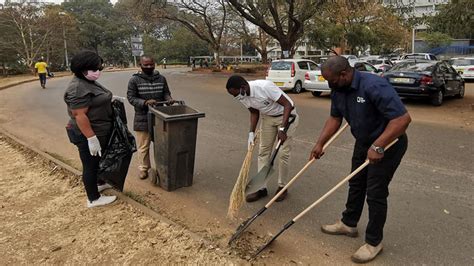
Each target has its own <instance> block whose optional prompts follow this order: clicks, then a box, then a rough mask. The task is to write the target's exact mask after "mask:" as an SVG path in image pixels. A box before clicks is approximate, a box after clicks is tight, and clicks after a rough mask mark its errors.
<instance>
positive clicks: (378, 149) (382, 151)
mask: <svg viewBox="0 0 474 266" xmlns="http://www.w3.org/2000/svg"><path fill="white" fill-rule="evenodd" d="M370 148H371V149H372V150H374V151H376V152H377V153H378V154H383V153H384V152H385V150H384V148H383V147H378V146H375V145H374V144H372V145H370Z"/></svg>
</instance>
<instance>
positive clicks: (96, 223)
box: [0, 135, 242, 265]
mask: <svg viewBox="0 0 474 266" xmlns="http://www.w3.org/2000/svg"><path fill="white" fill-rule="evenodd" d="M0 151H1V153H0V164H1V165H2V167H0V220H1V221H2V222H1V223H0V253H1V254H2V258H1V259H0V264H7V265H9V264H19V263H22V264H32V263H38V262H39V263H47V264H64V263H69V264H70V263H74V264H76V263H81V264H86V263H87V264H92V263H93V264H99V263H100V264H103V263H106V264H137V263H138V264H149V263H150V264H151V263H160V264H169V263H173V264H174V263H186V264H208V263H212V264H226V265H227V264H236V263H242V261H241V260H239V259H238V258H236V257H234V256H232V255H228V254H227V253H224V251H222V250H219V249H215V248H213V247H209V246H208V245H206V244H205V242H203V241H201V240H197V239H196V238H193V237H192V236H191V234H190V232H189V231H187V230H185V229H183V228H180V227H179V226H177V225H170V224H166V223H163V222H160V221H157V220H155V219H153V218H151V217H150V216H147V215H145V214H143V213H142V212H141V211H139V210H138V209H135V208H133V207H132V206H130V205H128V204H127V203H125V202H121V201H120V200H119V201H118V202H116V203H114V204H113V205H112V206H109V207H102V208H93V209H87V208H86V207H85V205H86V200H85V195H84V192H83V190H82V185H80V184H81V183H80V182H79V180H78V179H77V178H73V176H71V175H69V174H68V173H67V172H63V171H62V170H59V169H58V168H55V167H54V165H53V164H51V163H49V162H47V161H45V160H43V159H42V158H40V157H38V156H36V155H35V154H33V153H30V152H27V151H25V150H22V149H20V148H19V147H16V146H15V145H13V144H11V143H10V142H8V141H7V139H5V138H4V137H2V136H1V135H0Z"/></svg>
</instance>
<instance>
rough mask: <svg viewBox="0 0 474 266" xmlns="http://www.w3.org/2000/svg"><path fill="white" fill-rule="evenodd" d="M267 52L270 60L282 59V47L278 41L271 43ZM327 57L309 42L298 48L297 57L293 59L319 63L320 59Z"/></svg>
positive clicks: (301, 44)
mask: <svg viewBox="0 0 474 266" xmlns="http://www.w3.org/2000/svg"><path fill="white" fill-rule="evenodd" d="M267 50H268V51H270V52H269V53H268V58H269V59H271V60H275V59H279V58H280V57H281V47H280V44H279V43H278V41H277V40H273V41H271V42H270V43H269V44H268V47H267ZM325 55H327V53H325V52H324V51H323V50H321V49H318V48H316V47H313V46H311V45H309V44H308V43H307V42H302V43H300V44H299V46H298V47H297V48H296V51H295V55H294V56H293V58H305V59H311V60H315V61H316V62H318V61H319V58H321V57H323V56H325Z"/></svg>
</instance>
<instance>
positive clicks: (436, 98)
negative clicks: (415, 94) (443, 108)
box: [431, 90, 444, 106]
mask: <svg viewBox="0 0 474 266" xmlns="http://www.w3.org/2000/svg"><path fill="white" fill-rule="evenodd" d="M443 98H444V93H443V90H439V91H438V92H436V93H434V94H433V95H432V96H431V104H432V105H434V106H440V105H441V104H443Z"/></svg>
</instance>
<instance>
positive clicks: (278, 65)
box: [271, 61, 291, 70]
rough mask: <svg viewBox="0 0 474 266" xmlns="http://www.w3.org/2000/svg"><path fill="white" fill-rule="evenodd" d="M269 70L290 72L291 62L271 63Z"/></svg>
mask: <svg viewBox="0 0 474 266" xmlns="http://www.w3.org/2000/svg"><path fill="white" fill-rule="evenodd" d="M271 70H291V62H288V61H276V62H272V67H271Z"/></svg>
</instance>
